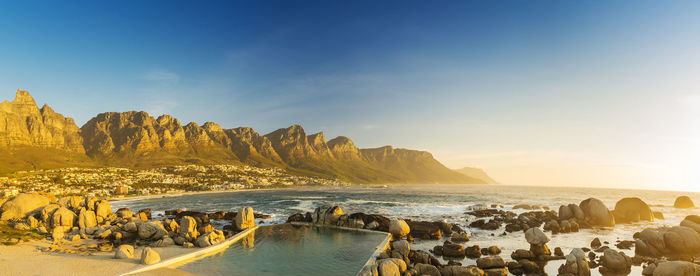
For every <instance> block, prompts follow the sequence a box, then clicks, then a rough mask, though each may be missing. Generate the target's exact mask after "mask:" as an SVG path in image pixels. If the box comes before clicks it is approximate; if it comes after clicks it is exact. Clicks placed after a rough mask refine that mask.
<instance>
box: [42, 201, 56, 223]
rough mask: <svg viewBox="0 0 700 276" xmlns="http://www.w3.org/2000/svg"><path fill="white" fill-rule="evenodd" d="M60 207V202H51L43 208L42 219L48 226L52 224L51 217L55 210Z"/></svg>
mask: <svg viewBox="0 0 700 276" xmlns="http://www.w3.org/2000/svg"><path fill="white" fill-rule="evenodd" d="M58 208H61V205H58V204H49V205H46V206H44V207H43V208H41V211H40V214H41V221H42V222H43V223H44V224H45V225H46V226H51V218H52V217H53V212H55V211H56V210H58Z"/></svg>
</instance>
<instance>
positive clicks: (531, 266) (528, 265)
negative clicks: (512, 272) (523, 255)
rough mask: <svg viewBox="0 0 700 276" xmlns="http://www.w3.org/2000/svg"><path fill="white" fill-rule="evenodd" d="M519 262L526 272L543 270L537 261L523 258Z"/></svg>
mask: <svg viewBox="0 0 700 276" xmlns="http://www.w3.org/2000/svg"><path fill="white" fill-rule="evenodd" d="M518 264H520V267H521V268H522V270H523V272H524V273H525V274H536V273H538V272H540V271H541V270H542V269H541V268H540V266H538V265H537V263H535V262H533V261H530V260H528V259H522V260H520V261H518Z"/></svg>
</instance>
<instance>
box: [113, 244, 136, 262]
mask: <svg viewBox="0 0 700 276" xmlns="http://www.w3.org/2000/svg"><path fill="white" fill-rule="evenodd" d="M133 257H134V247H133V246H131V245H128V244H122V245H120V246H119V247H117V251H116V252H114V258H115V259H131V258H133Z"/></svg>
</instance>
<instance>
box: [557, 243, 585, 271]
mask: <svg viewBox="0 0 700 276" xmlns="http://www.w3.org/2000/svg"><path fill="white" fill-rule="evenodd" d="M590 275H591V269H590V267H589V266H588V261H587V260H586V253H584V252H583V250H581V249H579V248H575V249H573V250H571V253H569V255H567V256H566V263H565V264H563V265H561V266H560V267H559V276H590Z"/></svg>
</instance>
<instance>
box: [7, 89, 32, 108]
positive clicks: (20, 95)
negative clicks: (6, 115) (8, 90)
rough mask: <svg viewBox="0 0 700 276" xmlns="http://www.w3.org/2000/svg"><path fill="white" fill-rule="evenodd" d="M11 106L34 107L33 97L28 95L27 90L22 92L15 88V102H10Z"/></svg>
mask: <svg viewBox="0 0 700 276" xmlns="http://www.w3.org/2000/svg"><path fill="white" fill-rule="evenodd" d="M12 103H13V104H27V105H33V106H34V107H36V101H34V97H32V95H30V94H29V92H28V91H27V90H22V89H19V88H17V93H16V94H15V100H14V101H12Z"/></svg>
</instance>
